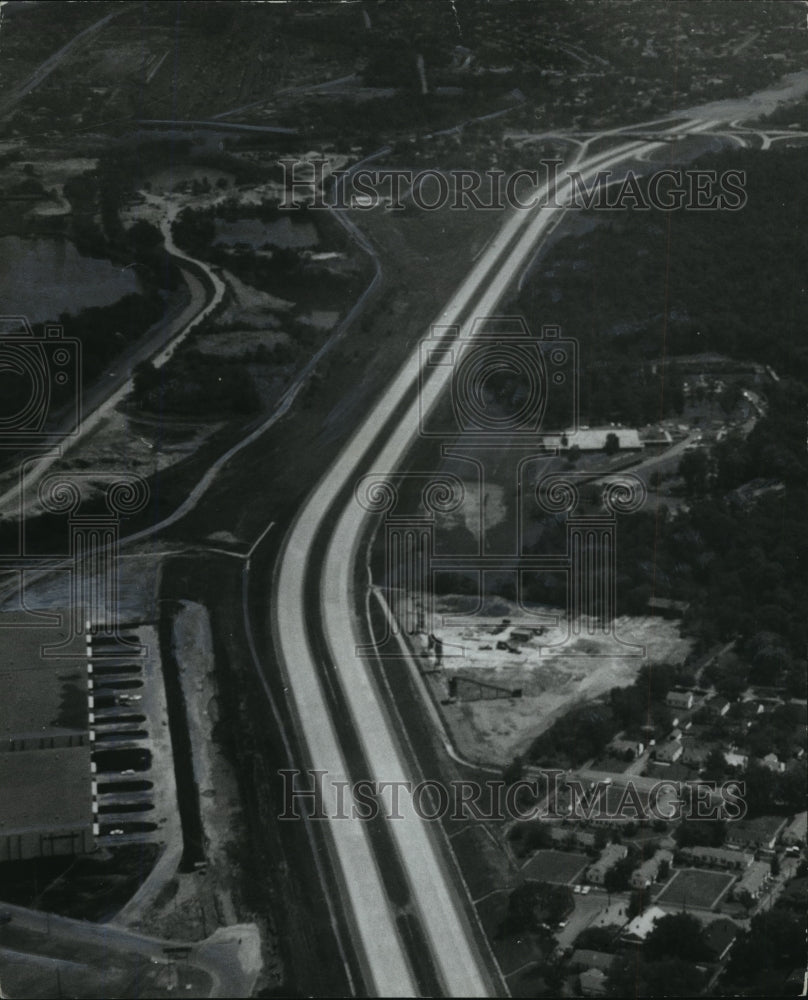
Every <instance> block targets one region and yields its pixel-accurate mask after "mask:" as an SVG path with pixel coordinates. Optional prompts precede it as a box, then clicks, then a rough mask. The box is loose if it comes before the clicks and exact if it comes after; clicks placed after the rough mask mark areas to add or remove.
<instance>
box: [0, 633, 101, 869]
mask: <svg viewBox="0 0 808 1000" xmlns="http://www.w3.org/2000/svg"><path fill="white" fill-rule="evenodd" d="M66 637H67V632H66V630H61V629H59V628H54V627H53V626H50V625H46V626H45V627H43V628H38V627H35V626H34V627H32V626H31V620H30V616H28V615H26V616H23V615H19V614H13V613H11V614H9V613H6V614H0V791H1V792H2V794H0V862H2V861H18V860H27V859H30V858H36V857H52V856H54V855H69V854H78V853H85V852H87V851H91V850H92V849H93V847H94V846H95V841H94V836H93V833H94V801H93V777H92V763H91V753H92V748H93V742H92V734H91V728H90V727H91V722H92V711H93V701H92V689H91V678H90V674H89V672H88V666H87V661H85V660H82V659H75V658H61V657H58V656H53V655H50V654H52V653H53V652H54V651H56V650H54V648H52V647H56V646H57V644H58V643H59V642H60V641H62V640H64V639H66ZM43 646H48V647H51V648H49V649H48V651H47V652H48V655H43Z"/></svg>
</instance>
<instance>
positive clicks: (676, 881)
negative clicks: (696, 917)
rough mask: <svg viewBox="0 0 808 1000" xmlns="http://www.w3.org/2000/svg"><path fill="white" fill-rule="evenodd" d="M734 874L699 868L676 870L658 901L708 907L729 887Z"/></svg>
mask: <svg viewBox="0 0 808 1000" xmlns="http://www.w3.org/2000/svg"><path fill="white" fill-rule="evenodd" d="M734 877H735V876H734V875H728V874H726V873H725V872H708V871H704V870H703V869H699V868H685V869H683V870H682V871H679V872H677V873H676V874H675V875H674V877H673V878H672V879H671V881H670V882H669V883H668V885H667V886H666V887H665V889H663V890H662V892H661V894H660V895H659V896H658V897H657V902H658V903H672V904H679V903H681V904H682V905H683V906H685V905H687V906H697V907H700V908H702V909H705V910H707V909H710V908H711V907H712V906H714V905H715V904H716V902H717V901H718V898H719V896H721V894H722V893H723V892H724V890H725V889H727V888H728V887H729V885H730V884H731V883H732V880H733V879H734Z"/></svg>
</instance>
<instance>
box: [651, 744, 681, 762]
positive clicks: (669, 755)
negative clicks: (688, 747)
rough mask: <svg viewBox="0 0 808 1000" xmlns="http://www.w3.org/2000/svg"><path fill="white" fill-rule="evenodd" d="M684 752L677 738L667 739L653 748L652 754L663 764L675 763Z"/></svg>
mask: <svg viewBox="0 0 808 1000" xmlns="http://www.w3.org/2000/svg"><path fill="white" fill-rule="evenodd" d="M683 753H684V747H683V746H682V744H681V742H680V741H679V740H668V742H667V743H662V744H660V745H659V746H658V747H657V748H656V750H654V756H655V757H656V759H657V760H658V761H661V762H662V763H663V764H675V763H676V761H677V760H679V758H680V757H681V756H682V754H683Z"/></svg>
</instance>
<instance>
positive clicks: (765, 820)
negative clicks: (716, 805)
mask: <svg viewBox="0 0 808 1000" xmlns="http://www.w3.org/2000/svg"><path fill="white" fill-rule="evenodd" d="M785 825H786V820H785V819H784V818H783V817H782V816H758V817H756V818H755V819H739V820H734V821H733V822H730V823H727V834H726V841H727V844H728V846H729V847H737V848H739V849H740V850H744V851H759V850H771V849H772V848H773V847H774V845H775V844H776V843H777V838H778V836H779V835H780V833H781V832H782V831H783V829H784V828H785Z"/></svg>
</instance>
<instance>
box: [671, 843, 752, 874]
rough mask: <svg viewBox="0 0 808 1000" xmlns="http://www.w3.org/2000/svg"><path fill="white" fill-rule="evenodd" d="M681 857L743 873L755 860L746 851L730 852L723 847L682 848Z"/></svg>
mask: <svg viewBox="0 0 808 1000" xmlns="http://www.w3.org/2000/svg"><path fill="white" fill-rule="evenodd" d="M682 857H683V858H684V859H685V860H687V861H691V862H695V863H697V864H701V865H710V866H711V867H713V868H727V869H730V870H734V871H744V870H745V869H746V868H748V867H749V865H751V864H752V862H753V861H754V860H755V859H754V856H753V855H752V854H749V853H747V852H746V851H730V850H727V848H725V847H683V848H682Z"/></svg>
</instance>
